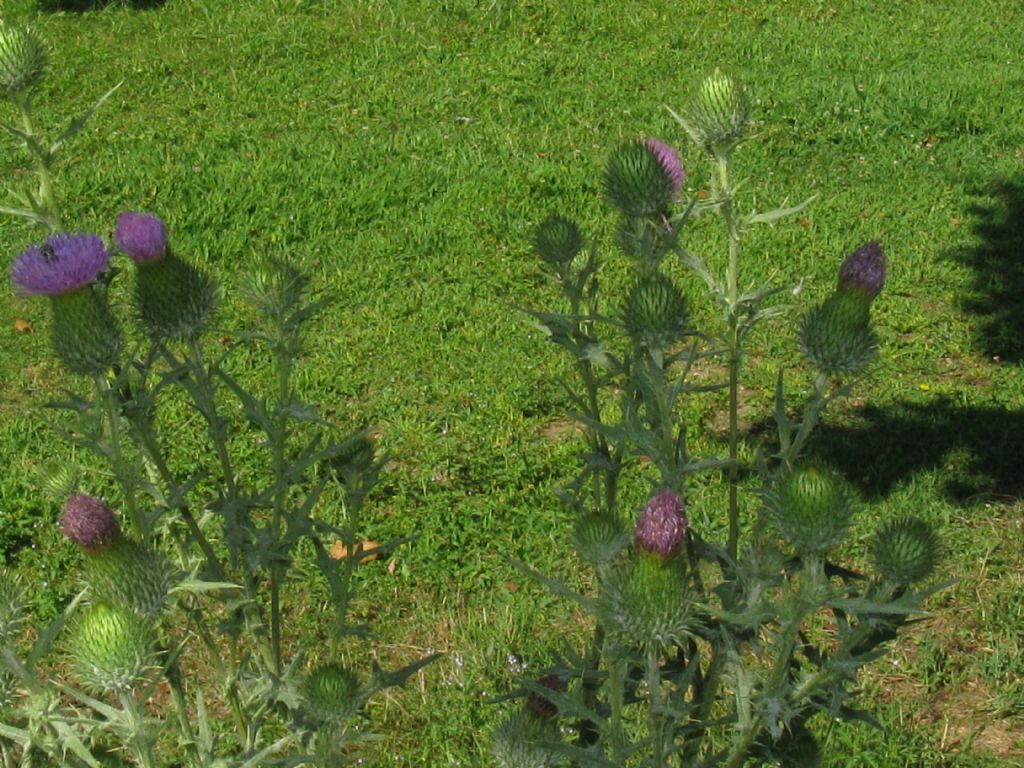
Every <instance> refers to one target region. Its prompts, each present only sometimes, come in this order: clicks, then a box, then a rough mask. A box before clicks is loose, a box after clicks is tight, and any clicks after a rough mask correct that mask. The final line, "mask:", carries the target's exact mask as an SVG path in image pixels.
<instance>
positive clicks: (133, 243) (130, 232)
mask: <svg viewBox="0 0 1024 768" xmlns="http://www.w3.org/2000/svg"><path fill="white" fill-rule="evenodd" d="M114 242H116V243H117V246H118V248H120V249H121V250H122V251H124V252H125V253H127V254H128V255H129V256H131V257H132V259H133V260H134V261H135V263H136V264H145V263H147V262H150V261H158V260H160V259H162V258H163V257H164V255H165V254H166V253H167V227H166V226H165V225H164V223H163V221H162V220H161V219H159V218H157V217H156V216H152V215H150V214H148V213H136V212H127V213H122V214H121V215H120V216H119V217H118V219H117V227H116V228H115V229H114Z"/></svg>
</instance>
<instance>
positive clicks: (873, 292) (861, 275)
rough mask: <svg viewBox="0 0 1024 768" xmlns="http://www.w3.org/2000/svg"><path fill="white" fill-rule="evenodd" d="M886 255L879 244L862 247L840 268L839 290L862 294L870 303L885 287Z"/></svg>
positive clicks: (868, 244) (873, 243)
mask: <svg viewBox="0 0 1024 768" xmlns="http://www.w3.org/2000/svg"><path fill="white" fill-rule="evenodd" d="M885 273H886V264H885V254H884V253H883V252H882V247H881V246H880V245H879V244H878V243H877V242H874V241H872V242H870V243H867V244H865V245H862V246H861V247H860V248H858V249H857V250H856V251H854V252H853V253H851V254H850V255H849V256H847V257H846V259H845V260H844V261H843V265H842V266H841V267H840V268H839V285H838V290H840V291H849V292H856V293H860V294H862V295H863V296H865V297H866V298H867V300H868V301H869V302H870V301H871V300H873V299H874V298H875V297H876V296H878V294H879V293H881V291H882V286H884V285H885Z"/></svg>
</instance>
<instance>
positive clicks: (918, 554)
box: [872, 517, 941, 586]
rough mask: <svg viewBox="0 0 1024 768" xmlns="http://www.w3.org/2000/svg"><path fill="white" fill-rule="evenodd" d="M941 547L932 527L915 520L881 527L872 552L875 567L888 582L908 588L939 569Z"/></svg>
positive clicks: (890, 522)
mask: <svg viewBox="0 0 1024 768" xmlns="http://www.w3.org/2000/svg"><path fill="white" fill-rule="evenodd" d="M940 553H941V546H940V544H939V538H938V536H936V535H935V531H933V530H932V527H931V526H930V525H929V524H928V523H926V522H925V521H924V520H921V519H919V518H916V517H901V518H898V519H896V520H889V521H887V522H884V523H882V525H881V526H880V527H879V529H878V533H877V534H876V535H875V544H874V547H873V548H872V554H873V556H874V561H875V567H877V568H878V570H879V572H880V573H881V574H882V576H883V577H884V578H886V579H888V580H889V581H891V582H893V583H895V584H900V585H903V586H905V585H908V584H913V583H915V582H918V581H924V580H925V579H927V578H928V577H929V576H931V575H932V573H933V572H934V571H935V566H936V565H938V562H939V555H940Z"/></svg>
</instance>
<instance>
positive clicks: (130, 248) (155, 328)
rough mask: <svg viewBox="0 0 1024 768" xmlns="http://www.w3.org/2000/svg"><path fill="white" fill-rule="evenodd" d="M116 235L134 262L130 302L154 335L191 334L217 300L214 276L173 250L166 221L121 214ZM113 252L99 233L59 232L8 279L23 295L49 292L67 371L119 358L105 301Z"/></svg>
mask: <svg viewBox="0 0 1024 768" xmlns="http://www.w3.org/2000/svg"><path fill="white" fill-rule="evenodd" d="M114 241H115V242H116V244H117V246H118V247H119V248H120V250H121V251H123V252H124V253H125V254H127V255H128V256H129V257H130V258H131V260H132V262H133V263H134V264H135V267H136V269H135V304H136V311H137V313H138V317H139V320H140V322H141V324H142V327H143V329H144V330H145V332H146V334H147V336H148V337H149V338H150V339H152V340H153V341H155V342H168V341H173V340H182V339H190V338H195V337H196V336H198V334H199V332H200V331H201V330H202V329H203V328H204V326H205V324H206V322H207V320H208V318H209V316H210V314H211V313H212V312H213V309H214V307H215V306H216V303H217V290H216V286H215V284H214V283H213V281H212V280H210V279H209V278H208V277H207V276H206V275H205V274H204V273H202V272H201V271H200V270H199V269H197V268H196V267H195V266H193V265H191V264H189V263H187V262H185V261H182V260H181V259H180V258H178V257H177V256H176V255H175V254H174V253H172V251H171V248H170V245H169V243H168V238H167V230H166V227H165V226H164V223H163V222H162V221H161V220H160V219H158V218H157V217H155V216H152V215H150V214H146V213H124V214H122V215H121V216H120V218H119V219H118V221H117V227H116V229H115V232H114ZM110 262H111V251H110V249H109V248H108V247H107V245H106V244H105V243H104V242H103V240H102V239H101V238H100V237H98V236H97V235H91V234H84V233H58V234H55V235H52V236H51V237H49V238H48V239H47V240H46V241H45V242H44V243H42V244H39V245H33V246H31V247H30V248H28V249H27V250H26V251H25V252H24V253H22V254H21V255H20V256H19V257H18V258H17V259H16V260H15V261H14V264H13V266H12V267H11V280H12V281H13V282H14V284H15V287H16V290H17V291H18V292H19V293H20V294H22V295H25V296H46V297H48V298H49V299H50V302H51V306H52V310H53V324H52V326H51V328H52V330H51V334H52V341H53V348H54V352H55V353H56V355H57V358H58V359H59V360H60V362H61V364H62V365H63V366H64V367H65V368H66V369H67V370H68V371H70V372H71V373H75V374H81V375H85V376H98V375H104V374H105V373H107V372H108V371H110V370H111V369H116V368H117V367H118V365H119V363H120V359H121V346H122V343H121V332H120V329H119V327H118V323H117V321H116V320H115V318H114V315H113V313H112V312H111V308H110V305H109V303H108V301H107V284H108V276H109V270H110Z"/></svg>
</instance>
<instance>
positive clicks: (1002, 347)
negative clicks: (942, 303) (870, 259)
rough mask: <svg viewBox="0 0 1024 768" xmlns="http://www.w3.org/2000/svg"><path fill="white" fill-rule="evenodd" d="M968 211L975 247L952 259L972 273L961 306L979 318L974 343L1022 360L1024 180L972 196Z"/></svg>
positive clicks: (1005, 357)
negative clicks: (972, 275)
mask: <svg viewBox="0 0 1024 768" xmlns="http://www.w3.org/2000/svg"><path fill="white" fill-rule="evenodd" d="M974 195H975V197H976V199H977V202H975V203H974V204H973V205H972V206H970V207H969V208H968V209H967V214H968V216H970V217H971V219H972V223H971V230H972V232H973V233H974V235H975V236H976V238H977V243H976V244H975V245H973V246H969V247H966V248H962V249H957V250H953V251H950V252H949V253H948V255H949V256H950V257H951V258H953V259H956V260H957V261H960V262H962V263H964V264H965V265H967V266H968V267H970V268H971V269H972V270H973V271H974V277H973V280H972V285H971V291H970V293H969V294H968V295H966V296H964V297H963V298H962V299H961V302H960V306H961V308H962V309H963V310H964V311H965V312H967V313H969V314H972V315H976V316H977V317H979V318H980V320H981V323H980V325H979V327H978V331H977V337H976V339H975V342H976V344H977V346H978V348H979V349H980V350H982V351H984V352H985V353H986V354H988V355H989V356H993V357H998V358H999V359H1001V360H1004V361H1009V362H1019V361H1021V360H1024V181H1022V180H1007V181H1002V182H998V183H996V184H994V185H993V186H991V187H989V188H986V189H983V190H977V191H975V192H974Z"/></svg>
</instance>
